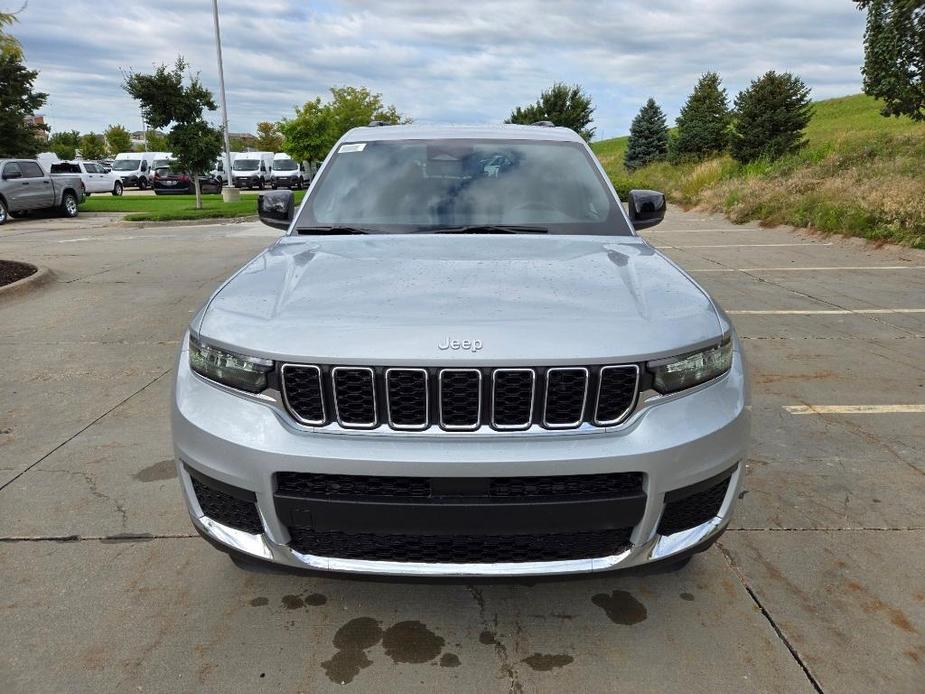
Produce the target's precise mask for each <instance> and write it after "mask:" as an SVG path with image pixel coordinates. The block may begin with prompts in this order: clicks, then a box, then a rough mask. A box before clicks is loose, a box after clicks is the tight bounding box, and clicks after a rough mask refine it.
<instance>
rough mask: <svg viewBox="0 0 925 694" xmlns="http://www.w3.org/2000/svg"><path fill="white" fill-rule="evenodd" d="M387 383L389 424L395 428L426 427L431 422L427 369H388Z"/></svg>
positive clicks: (386, 394) (386, 373)
mask: <svg viewBox="0 0 925 694" xmlns="http://www.w3.org/2000/svg"><path fill="white" fill-rule="evenodd" d="M385 384H386V388H385V396H386V401H387V404H388V410H389V426H391V427H392V428H393V429H426V428H427V425H428V424H429V423H430V421H429V419H430V417H429V410H430V398H428V394H427V390H428V388H427V386H428V384H427V371H425V370H424V369H388V370H386V372H385Z"/></svg>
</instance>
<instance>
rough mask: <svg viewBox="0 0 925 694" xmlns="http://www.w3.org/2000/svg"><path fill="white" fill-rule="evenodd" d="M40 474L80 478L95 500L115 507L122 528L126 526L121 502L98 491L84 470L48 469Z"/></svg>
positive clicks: (123, 507)
mask: <svg viewBox="0 0 925 694" xmlns="http://www.w3.org/2000/svg"><path fill="white" fill-rule="evenodd" d="M42 472H57V473H60V474H64V475H74V476H76V477H80V478H82V479H83V480H84V481H85V482H86V483H87V487H88V488H89V489H90V494H92V495H93V496H94V497H96V498H97V499H103V500H104V501H107V502H109V503H110V504H112V505H113V506H114V507H115V509H116V513H118V514H119V516H120V517H121V519H122V527H123V528H125V527H126V525H128V513H127V512H126V510H125V506H123V504H122V502H121V501H119V500H118V499H114V498H112V497H111V496H109V495H108V494H106V493H105V492H102V491H100V488H99V485H98V484H97V482H96V479H95V478H94V477H93V475H91V474H90V473H89V472H87V471H86V470H61V469H52V468H49V469H47V470H42Z"/></svg>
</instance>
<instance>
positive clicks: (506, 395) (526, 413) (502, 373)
mask: <svg viewBox="0 0 925 694" xmlns="http://www.w3.org/2000/svg"><path fill="white" fill-rule="evenodd" d="M535 384H536V373H535V372H534V371H533V369H495V372H494V374H493V380H492V390H491V402H492V410H491V423H492V425H493V426H494V427H495V428H496V429H527V428H529V426H530V424H531V423H532V422H533V390H534V386H535Z"/></svg>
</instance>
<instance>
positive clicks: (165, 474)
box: [132, 460, 177, 482]
mask: <svg viewBox="0 0 925 694" xmlns="http://www.w3.org/2000/svg"><path fill="white" fill-rule="evenodd" d="M176 476H177V464H176V463H175V462H174V461H173V460H162V461H161V462H159V463H154V465H149V466H148V467H146V468H143V469H141V470H139V471H138V472H136V473H135V474H134V475H132V477H134V478H135V479H136V480H138V481H139V482H159V481H160V480H169V479H173V478H174V477H176Z"/></svg>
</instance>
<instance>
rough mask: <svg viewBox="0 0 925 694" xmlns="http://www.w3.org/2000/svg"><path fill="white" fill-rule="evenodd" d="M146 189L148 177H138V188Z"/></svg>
mask: <svg viewBox="0 0 925 694" xmlns="http://www.w3.org/2000/svg"><path fill="white" fill-rule="evenodd" d="M147 189H148V179H147V178H139V179H138V190H147Z"/></svg>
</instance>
